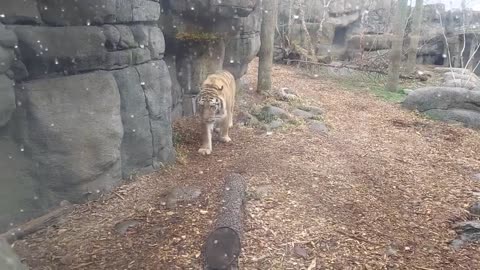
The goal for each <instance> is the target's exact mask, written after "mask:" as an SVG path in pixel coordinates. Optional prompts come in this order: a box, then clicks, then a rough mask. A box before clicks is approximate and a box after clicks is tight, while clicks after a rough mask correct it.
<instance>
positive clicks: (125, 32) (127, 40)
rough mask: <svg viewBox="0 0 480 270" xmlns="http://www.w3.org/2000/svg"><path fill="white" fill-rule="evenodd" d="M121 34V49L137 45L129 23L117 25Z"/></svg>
mask: <svg viewBox="0 0 480 270" xmlns="http://www.w3.org/2000/svg"><path fill="white" fill-rule="evenodd" d="M115 28H117V30H118V33H119V34H120V41H119V42H118V48H119V49H128V48H135V47H137V45H138V44H137V42H135V38H134V37H133V33H132V30H130V27H128V26H127V25H115Z"/></svg>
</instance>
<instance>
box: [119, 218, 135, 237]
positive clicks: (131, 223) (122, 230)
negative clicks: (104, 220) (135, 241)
mask: <svg viewBox="0 0 480 270" xmlns="http://www.w3.org/2000/svg"><path fill="white" fill-rule="evenodd" d="M139 224H140V221H138V220H133V219H132V220H124V221H121V222H119V223H117V224H115V231H116V232H117V233H118V234H120V235H125V234H126V233H127V231H128V229H130V228H134V227H136V226H138V225H139Z"/></svg>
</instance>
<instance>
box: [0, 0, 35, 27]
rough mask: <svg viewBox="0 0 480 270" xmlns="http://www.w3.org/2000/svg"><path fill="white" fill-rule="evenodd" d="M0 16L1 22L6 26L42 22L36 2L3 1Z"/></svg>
mask: <svg viewBox="0 0 480 270" xmlns="http://www.w3.org/2000/svg"><path fill="white" fill-rule="evenodd" d="M0 15H1V16H0V22H2V23H5V24H14V23H20V24H25V23H31V24H38V23H40V22H41V20H40V13H39V12H38V6H37V1H36V0H20V1H19V0H2V1H0Z"/></svg>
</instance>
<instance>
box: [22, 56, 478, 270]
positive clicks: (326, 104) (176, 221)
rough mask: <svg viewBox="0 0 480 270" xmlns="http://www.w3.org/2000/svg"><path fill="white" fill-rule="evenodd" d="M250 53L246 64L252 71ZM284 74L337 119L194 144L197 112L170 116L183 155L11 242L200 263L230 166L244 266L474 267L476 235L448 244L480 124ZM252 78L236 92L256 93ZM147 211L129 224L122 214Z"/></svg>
mask: <svg viewBox="0 0 480 270" xmlns="http://www.w3.org/2000/svg"><path fill="white" fill-rule="evenodd" d="M255 74H256V66H255V64H253V65H252V67H251V68H250V70H249V73H248V74H247V79H248V80H249V84H250V86H251V87H252V89H253V87H254V86H255V84H256V78H255ZM274 84H275V86H276V87H278V88H280V87H289V88H292V89H295V90H296V91H297V93H298V94H299V95H300V96H301V97H302V98H303V99H304V100H305V101H306V102H308V103H310V104H311V105H317V106H320V107H322V108H323V109H324V110H325V113H324V115H323V116H322V117H323V119H324V121H325V123H326V125H327V126H328V129H329V132H328V133H327V134H325V135H319V134H318V133H314V132H311V131H310V130H309V129H308V125H304V124H301V125H298V126H296V127H293V128H290V129H289V130H285V131H279V132H273V133H272V134H271V135H267V134H266V133H265V132H263V131H260V130H258V129H251V128H246V127H240V126H238V125H237V126H236V127H235V128H234V130H233V131H232V135H231V137H232V139H233V143H232V144H229V145H225V144H221V143H215V145H214V150H213V154H212V155H211V156H208V157H203V156H199V155H198V154H197V149H198V147H199V143H198V126H197V123H196V121H195V120H194V119H184V120H182V121H181V122H179V123H177V124H176V127H175V131H176V135H175V136H176V140H177V141H178V142H179V146H178V150H179V162H178V163H177V164H176V165H175V166H173V167H170V168H168V169H167V170H165V171H162V172H159V173H153V174H150V175H145V176H141V177H138V179H136V181H133V182H130V183H127V184H125V185H124V186H121V187H119V188H118V189H116V190H115V192H114V193H112V194H111V195H109V196H105V197H104V198H102V200H99V201H96V202H90V203H88V204H85V205H79V206H76V209H75V211H74V212H73V213H72V214H70V215H68V216H67V217H65V218H64V219H63V221H62V222H61V223H60V224H58V225H57V226H54V227H50V228H48V229H46V230H42V231H39V232H37V233H35V234H33V235H30V236H29V237H27V238H26V239H24V240H21V241H17V242H16V243H15V249H16V251H17V252H18V253H19V254H20V255H21V257H22V258H24V259H25V260H26V262H27V263H29V264H30V266H31V268H32V269H41V270H47V269H69V270H70V269H71V270H73V269H92V270H94V269H95V270H98V269H152V270H153V269H166V270H173V269H200V250H201V245H202V243H203V241H204V239H205V237H206V235H207V233H208V232H209V230H210V229H211V226H212V222H213V221H214V218H215V212H216V211H217V209H218V207H219V205H220V200H221V198H220V197H219V196H220V194H221V188H222V186H223V183H222V179H223V176H224V175H226V174H227V173H229V172H237V173H241V174H243V175H244V176H245V177H246V178H247V179H248V186H249V190H250V191H251V192H252V193H253V192H254V190H255V188H256V187H261V186H272V187H273V188H272V189H271V190H270V192H267V196H266V197H262V198H260V199H258V198H252V199H251V200H249V201H248V203H247V220H246V224H245V230H246V232H245V242H244V243H243V255H242V257H241V260H240V262H241V269H261V270H264V269H424V270H426V269H479V265H480V246H479V245H470V246H467V247H466V248H464V249H462V250H460V251H453V250H452V249H451V248H450V247H449V244H448V243H449V241H451V240H452V239H454V238H455V237H456V235H455V232H454V231H453V230H452V229H451V222H453V221H456V220H461V219H462V218H464V217H465V210H464V209H465V208H466V207H468V205H469V204H470V203H472V202H473V201H474V200H475V199H478V198H475V196H474V195H473V193H472V192H478V191H479V190H480V181H476V180H473V179H472V178H471V175H472V174H474V173H478V172H480V157H479V153H480V134H479V133H478V132H476V131H473V130H469V129H466V128H462V127H459V126H453V125H447V124H443V123H439V122H433V121H430V120H427V119H425V118H422V117H419V116H417V115H415V114H414V113H412V112H407V111H404V110H402V109H401V108H400V107H399V105H397V104H392V103H388V102H385V101H382V100H380V99H378V98H376V97H374V96H372V95H370V94H368V93H365V92H362V91H345V90H342V89H341V87H340V86H339V83H338V82H336V81H332V80H321V79H313V78H307V77H305V76H302V75H300V74H299V73H298V70H296V69H294V68H291V67H285V66H276V67H275V69H274ZM252 89H250V90H249V89H247V90H246V91H244V93H242V94H241V95H240V97H239V98H240V99H241V100H242V101H241V102H239V104H240V105H239V106H242V104H248V103H252V102H261V101H262V97H259V96H256V95H255V93H254V91H253V90H252ZM179 185H186V186H188V185H191V186H199V187H201V188H202V190H203V193H202V195H201V196H200V199H199V200H198V201H196V202H195V203H192V204H185V205H180V206H179V207H178V208H177V209H174V210H171V209H166V207H165V206H164V203H163V202H162V201H161V199H160V198H161V195H162V194H163V193H164V192H165V191H166V190H168V189H169V188H171V187H175V186H179ZM129 219H132V220H136V221H140V223H139V224H138V225H137V226H134V227H132V228H129V229H128V231H127V233H126V234H125V235H119V234H118V233H116V232H115V224H117V223H118V222H121V221H124V220H129Z"/></svg>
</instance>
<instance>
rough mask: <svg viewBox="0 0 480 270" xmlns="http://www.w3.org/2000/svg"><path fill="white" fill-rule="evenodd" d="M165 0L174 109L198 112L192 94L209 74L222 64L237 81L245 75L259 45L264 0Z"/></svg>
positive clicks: (181, 112) (164, 21) (163, 21)
mask: <svg viewBox="0 0 480 270" xmlns="http://www.w3.org/2000/svg"><path fill="white" fill-rule="evenodd" d="M164 2H165V5H164V8H163V14H162V17H161V19H160V22H161V25H162V27H163V29H164V34H165V39H166V43H167V53H166V54H167V59H171V60H170V61H168V65H169V66H170V67H169V69H170V74H174V77H175V78H172V81H173V89H174V91H175V92H176V93H175V92H174V93H173V94H172V95H173V97H174V98H173V102H174V104H173V110H174V111H175V116H179V115H185V116H187V115H191V114H193V113H194V112H195V109H194V106H193V104H194V103H193V98H194V96H195V95H196V94H198V92H199V90H200V88H199V87H200V85H201V82H202V81H203V79H204V78H205V77H206V75H207V74H209V73H211V72H214V71H216V70H219V69H222V68H225V69H227V70H229V71H230V72H232V74H233V75H234V76H235V78H236V79H237V80H238V79H240V77H241V76H243V75H244V74H245V72H246V70H247V66H248V63H249V62H250V61H251V60H252V59H253V58H254V57H255V56H256V55H257V53H258V51H259V49H260V23H261V9H260V6H259V3H260V1H258V0H243V1H241V0H229V1H201V0H195V1H185V0H182V1H173V0H169V1H164ZM170 56H172V58H169V57H170ZM177 83H178V84H177ZM180 107H181V109H179V108H180Z"/></svg>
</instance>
